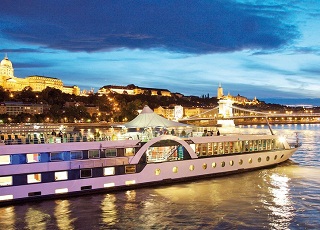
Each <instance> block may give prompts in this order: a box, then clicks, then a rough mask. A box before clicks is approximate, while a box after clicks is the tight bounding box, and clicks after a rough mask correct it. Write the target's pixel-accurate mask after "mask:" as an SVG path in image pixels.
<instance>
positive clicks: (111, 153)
mask: <svg viewBox="0 0 320 230" xmlns="http://www.w3.org/2000/svg"><path fill="white" fill-rule="evenodd" d="M104 153H105V157H116V156H117V149H106V150H105V151H104Z"/></svg>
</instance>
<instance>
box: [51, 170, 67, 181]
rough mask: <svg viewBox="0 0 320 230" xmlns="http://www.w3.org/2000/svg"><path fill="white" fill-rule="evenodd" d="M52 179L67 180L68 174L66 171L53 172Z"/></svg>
mask: <svg viewBox="0 0 320 230" xmlns="http://www.w3.org/2000/svg"><path fill="white" fill-rule="evenodd" d="M54 178H55V180H68V172H67V171H61V172H55V173H54Z"/></svg>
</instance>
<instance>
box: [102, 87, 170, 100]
mask: <svg viewBox="0 0 320 230" xmlns="http://www.w3.org/2000/svg"><path fill="white" fill-rule="evenodd" d="M109 92H113V93H117V94H128V95H139V94H144V93H150V95H152V96H164V97H171V92H170V91H169V90H167V89H156V88H144V87H138V86H135V85H133V84H131V85H127V86H117V85H106V86H103V87H102V88H100V89H99V90H98V93H99V94H100V95H103V94H108V93H109Z"/></svg>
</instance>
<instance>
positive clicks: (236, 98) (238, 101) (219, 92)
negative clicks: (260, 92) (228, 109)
mask: <svg viewBox="0 0 320 230" xmlns="http://www.w3.org/2000/svg"><path fill="white" fill-rule="evenodd" d="M217 99H219V100H220V99H223V100H227V99H228V100H232V101H233V103H234V104H242V105H256V104H259V101H258V100H257V98H256V97H255V98H254V99H253V100H249V99H248V98H246V97H244V96H241V95H239V94H238V95H237V96H232V95H230V93H228V95H224V94H223V88H222V86H221V84H219V87H218V90H217Z"/></svg>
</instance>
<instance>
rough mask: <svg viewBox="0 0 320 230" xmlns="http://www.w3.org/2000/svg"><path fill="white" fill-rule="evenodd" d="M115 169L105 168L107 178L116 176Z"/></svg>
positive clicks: (104, 172) (104, 173)
mask: <svg viewBox="0 0 320 230" xmlns="http://www.w3.org/2000/svg"><path fill="white" fill-rule="evenodd" d="M114 172H115V171H114V167H106V168H103V175H105V176H111V175H114Z"/></svg>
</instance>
